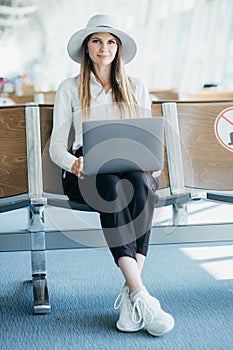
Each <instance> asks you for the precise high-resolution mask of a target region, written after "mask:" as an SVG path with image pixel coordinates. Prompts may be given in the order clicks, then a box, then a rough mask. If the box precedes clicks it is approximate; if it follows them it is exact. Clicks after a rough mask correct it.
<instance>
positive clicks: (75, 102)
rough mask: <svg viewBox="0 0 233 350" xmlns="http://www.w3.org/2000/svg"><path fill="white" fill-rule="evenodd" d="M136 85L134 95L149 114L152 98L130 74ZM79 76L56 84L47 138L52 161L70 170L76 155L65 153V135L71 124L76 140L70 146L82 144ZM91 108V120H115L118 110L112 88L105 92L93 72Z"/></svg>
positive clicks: (143, 114) (143, 110)
mask: <svg viewBox="0 0 233 350" xmlns="http://www.w3.org/2000/svg"><path fill="white" fill-rule="evenodd" d="M130 79H131V81H132V82H133V84H134V86H135V96H136V99H137V102H138V105H139V107H140V113H141V115H142V116H143V117H149V116H151V99H150V96H149V93H148V90H147V89H146V87H145V85H144V84H142V83H141V82H140V81H139V80H138V79H135V78H132V77H130ZM79 82H80V76H79V75H78V76H76V77H73V78H68V79H66V80H64V81H63V82H62V83H61V84H60V86H59V87H58V90H57V93H56V97H55V102H54V112H53V131H52V135H51V141H50V149H49V151H50V157H51V159H52V161H53V162H54V163H55V164H57V165H58V166H60V167H61V168H63V169H64V170H67V171H69V172H71V167H72V165H73V163H74V161H75V159H76V157H75V156H74V155H73V154H71V153H70V152H68V138H69V132H70V128H71V125H72V124H73V127H74V132H75V139H74V142H73V146H72V149H73V151H74V150H77V149H78V148H79V147H80V146H82V113H81V108H80V102H79V97H78V88H79ZM90 89H91V96H92V101H91V109H90V119H118V118H119V112H118V110H117V108H116V106H114V105H113V103H112V91H111V90H109V91H108V92H107V93H106V92H105V91H104V89H103V87H102V85H101V84H100V83H98V82H97V81H96V79H95V76H94V74H93V73H92V75H91V79H90Z"/></svg>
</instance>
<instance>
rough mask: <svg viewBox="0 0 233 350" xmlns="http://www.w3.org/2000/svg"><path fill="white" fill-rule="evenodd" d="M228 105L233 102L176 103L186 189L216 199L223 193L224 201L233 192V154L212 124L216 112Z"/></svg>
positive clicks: (231, 104)
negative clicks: (200, 192)
mask: <svg viewBox="0 0 233 350" xmlns="http://www.w3.org/2000/svg"><path fill="white" fill-rule="evenodd" d="M230 107H231V108H233V101H232V102H230V101H218V102H216V101H209V102H205V101H200V102H181V101H179V102H177V103H176V109H177V115H178V122H179V133H180V139H181V145H182V159H183V168H184V185H185V188H187V189H189V190H190V189H193V190H194V189H195V190H198V191H204V192H206V196H207V198H208V199H211V198H212V199H216V200H217V199H219V200H220V193H219V192H222V194H221V199H222V200H224V201H225V202H232V199H233V197H232V193H231V194H229V195H228V192H229V191H231V192H232V191H233V153H232V151H230V149H227V148H226V147H224V146H223V145H222V144H221V143H220V142H219V141H218V139H217V137H216V135H215V132H214V125H215V120H216V118H217V116H218V115H219V113H220V112H222V111H223V110H225V109H227V108H230ZM224 122H225V123H227V121H224ZM229 125H230V124H229ZM232 131H233V124H232ZM229 141H230V137H229ZM217 192H218V193H217ZM223 195H224V196H223Z"/></svg>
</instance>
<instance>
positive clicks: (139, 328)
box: [116, 322, 145, 333]
mask: <svg viewBox="0 0 233 350" xmlns="http://www.w3.org/2000/svg"><path fill="white" fill-rule="evenodd" d="M144 326H145V324H144V323H143V324H142V325H141V326H140V327H138V328H124V327H121V326H119V325H118V322H117V324H116V328H117V329H118V330H119V331H121V332H125V333H133V332H138V331H140V330H141V329H142V328H144Z"/></svg>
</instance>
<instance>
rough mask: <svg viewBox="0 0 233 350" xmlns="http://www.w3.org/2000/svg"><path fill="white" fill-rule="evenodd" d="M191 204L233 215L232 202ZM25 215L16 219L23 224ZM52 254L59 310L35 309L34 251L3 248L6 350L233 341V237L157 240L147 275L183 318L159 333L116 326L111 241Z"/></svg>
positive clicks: (204, 345)
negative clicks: (42, 312) (127, 330)
mask: <svg viewBox="0 0 233 350" xmlns="http://www.w3.org/2000/svg"><path fill="white" fill-rule="evenodd" d="M200 204H201V205H200ZM189 210H190V220H191V222H194V221H197V220H198V221H200V220H202V221H203V222H208V221H209V220H212V221H215V220H216V222H217V221H219V220H220V216H221V220H223V221H224V222H225V221H227V220H228V221H229V222H230V221H232V216H231V213H232V206H224V207H222V206H221V207H219V205H216V203H211V204H209V203H206V202H203V203H199V204H198V203H196V202H195V203H193V205H192V208H189ZM221 211H222V213H220V212H221ZM191 213H192V214H191ZM20 215H21V214H20ZM20 215H19V217H18V219H17V220H18V222H16V221H17V220H14V222H12V225H15V226H17V224H19V220H20ZM168 216H169V215H168ZM168 216H167V215H165V213H163V215H162V214H161V216H160V219H159V220H160V221H161V222H163V221H164V222H166V220H169V217H168ZM6 223H7V220H6V222H5V223H4V220H3V221H1V225H3V224H6ZM93 224H94V223H93ZM8 226H9V221H8ZM220 229H221V227H220ZM46 257H47V277H48V287H49V294H50V302H51V313H49V314H47V315H33V313H32V301H33V296H32V286H31V283H30V279H31V267H30V252H29V251H16V252H10V251H6V252H1V253H0V264H1V269H0V279H1V290H0V298H1V305H0V308H1V312H0V335H1V337H0V347H1V348H2V349H4V350H16V349H22V350H29V349H33V350H34V349H35V350H37V349H52V350H66V349H70V350H73V349H74V350H76V349H83V350H87V349H88V350H89V349H90V350H91V349H94V350H95V349H103V350H105V349H106V350H107V349H108V350H115V349H119V348H123V347H124V348H125V349H135V350H139V349H140V350H141V349H143V350H154V349H159V350H165V349H166V350H207V349H208V350H209V349H211V350H231V349H232V347H233V338H232V333H233V322H232V320H233V306H232V305H233V239H232V241H227V242H226V241H218V242H200V243H185V244H182V243H179V244H161V245H156V244H151V245H150V248H149V253H148V258H147V260H146V264H145V268H144V271H143V281H144V283H145V286H146V287H147V288H148V290H149V291H150V292H151V294H153V295H154V296H156V297H157V298H158V299H159V300H160V302H161V305H162V307H163V308H164V309H165V310H166V311H168V312H170V313H171V314H172V315H173V316H174V318H175V327H174V329H173V330H172V331H171V332H170V333H169V334H167V335H164V336H162V337H157V338H156V337H152V336H151V335H149V334H148V333H147V331H146V329H143V330H141V331H140V332H137V333H121V332H119V331H117V330H116V327H115V323H116V321H117V317H118V311H117V310H114V308H113V305H114V301H115V298H116V297H117V295H118V293H119V292H120V290H121V288H122V285H123V278H122V276H121V273H120V271H119V269H118V267H116V266H115V265H114V263H113V259H112V256H111V254H110V253H109V250H108V249H107V248H93V249H63V250H62V249H59V250H48V251H47V253H46Z"/></svg>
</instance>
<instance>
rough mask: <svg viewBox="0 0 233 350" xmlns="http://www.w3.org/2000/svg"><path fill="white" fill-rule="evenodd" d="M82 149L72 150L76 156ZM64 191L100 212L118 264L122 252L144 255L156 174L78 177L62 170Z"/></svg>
mask: <svg viewBox="0 0 233 350" xmlns="http://www.w3.org/2000/svg"><path fill="white" fill-rule="evenodd" d="M81 152H82V150H78V151H76V154H75V155H76V156H77V157H79V156H80V155H81V154H82V153H81ZM62 181H63V189H64V193H65V194H66V195H67V196H68V197H69V199H70V200H75V201H77V202H79V203H87V204H88V205H89V206H90V207H91V208H93V209H94V210H95V211H97V212H98V213H99V214H100V222H101V226H102V229H103V233H104V236H105V239H106V242H107V244H108V247H109V249H110V251H111V253H112V255H113V257H114V260H115V263H116V264H117V265H118V259H119V258H120V257H122V256H130V257H132V258H134V259H135V260H136V254H137V253H140V254H142V255H144V256H146V255H147V251H148V245H149V237H150V232H151V225H152V218H153V211H154V206H155V204H156V203H157V201H158V196H157V194H156V190H157V188H158V185H159V181H158V179H157V178H154V177H153V176H152V175H151V173H150V172H142V171H133V172H129V173H117V174H116V173H114V174H98V175H96V176H94V175H93V176H85V177H84V179H79V178H78V177H77V176H75V175H74V174H72V173H69V172H66V173H65V174H63V180H62Z"/></svg>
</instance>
